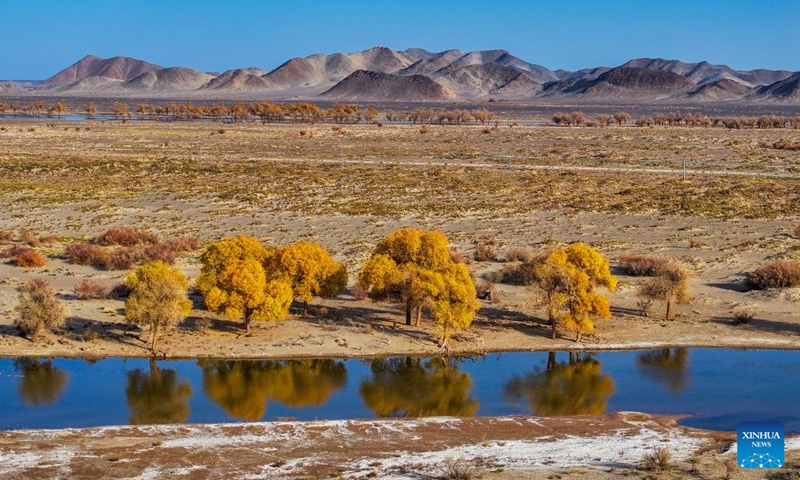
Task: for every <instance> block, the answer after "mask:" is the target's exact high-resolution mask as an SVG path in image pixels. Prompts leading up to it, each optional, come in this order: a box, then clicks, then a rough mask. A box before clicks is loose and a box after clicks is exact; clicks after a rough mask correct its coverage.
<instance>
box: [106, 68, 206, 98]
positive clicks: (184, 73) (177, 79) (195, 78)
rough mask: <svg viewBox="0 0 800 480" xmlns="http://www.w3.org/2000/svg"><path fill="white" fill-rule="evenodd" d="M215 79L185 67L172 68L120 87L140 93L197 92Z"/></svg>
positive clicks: (142, 76) (144, 76) (151, 73)
mask: <svg viewBox="0 0 800 480" xmlns="http://www.w3.org/2000/svg"><path fill="white" fill-rule="evenodd" d="M213 78H214V77H212V76H211V75H208V74H205V73H201V72H198V71H197V70H192V69H191V68H185V67H170V68H162V69H160V70H153V71H150V72H147V73H143V74H142V75H139V76H138V77H136V78H134V79H132V80H128V81H127V82H125V83H123V84H122V85H120V88H123V89H125V90H135V91H139V92H163V91H187V90H197V89H198V88H200V87H202V86H203V85H205V84H206V83H208V82H209V81H211V80H212V79H213Z"/></svg>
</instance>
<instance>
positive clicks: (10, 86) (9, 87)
mask: <svg viewBox="0 0 800 480" xmlns="http://www.w3.org/2000/svg"><path fill="white" fill-rule="evenodd" d="M23 90H24V89H23V87H22V85H20V84H19V83H17V82H0V93H6V94H10V93H17V92H22V91H23Z"/></svg>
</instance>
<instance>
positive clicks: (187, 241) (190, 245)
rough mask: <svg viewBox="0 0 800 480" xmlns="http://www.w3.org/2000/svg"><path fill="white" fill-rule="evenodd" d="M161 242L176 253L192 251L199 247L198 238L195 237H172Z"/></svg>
mask: <svg viewBox="0 0 800 480" xmlns="http://www.w3.org/2000/svg"><path fill="white" fill-rule="evenodd" d="M163 243H164V245H168V246H169V248H170V249H172V250H173V251H175V252H176V253H178V254H181V253H185V252H193V251H195V250H198V249H199V248H200V239H199V238H197V237H172V238H169V239H167V240H166V241H164V242H163Z"/></svg>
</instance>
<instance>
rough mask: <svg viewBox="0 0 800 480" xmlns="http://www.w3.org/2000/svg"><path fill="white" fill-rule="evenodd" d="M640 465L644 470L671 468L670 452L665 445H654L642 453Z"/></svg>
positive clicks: (657, 470)
mask: <svg viewBox="0 0 800 480" xmlns="http://www.w3.org/2000/svg"><path fill="white" fill-rule="evenodd" d="M642 465H643V466H644V468H645V469H646V470H651V471H654V472H666V471H668V470H669V469H670V468H672V452H670V451H669V449H668V448H667V447H656V448H654V449H653V451H652V452H648V453H645V454H644V457H642Z"/></svg>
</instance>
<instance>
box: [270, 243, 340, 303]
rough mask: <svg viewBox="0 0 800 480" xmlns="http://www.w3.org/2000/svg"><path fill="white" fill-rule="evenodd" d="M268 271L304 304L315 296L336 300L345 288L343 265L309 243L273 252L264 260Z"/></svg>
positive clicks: (318, 247) (322, 249)
mask: <svg viewBox="0 0 800 480" xmlns="http://www.w3.org/2000/svg"><path fill="white" fill-rule="evenodd" d="M267 270H268V271H270V272H272V273H273V274H274V275H276V276H278V277H279V278H281V279H283V280H286V281H287V282H289V283H291V285H292V291H293V292H294V295H295V296H296V297H297V299H298V300H300V301H302V302H304V303H308V302H310V301H311V299H312V298H313V297H315V296H321V297H326V298H332V297H335V296H336V295H338V294H339V293H340V292H341V291H342V290H344V288H345V287H346V286H347V270H345V268H344V265H342V264H341V263H339V262H337V261H335V260H334V259H333V258H331V256H330V254H329V253H328V251H327V250H325V249H324V248H323V247H322V246H321V245H318V244H316V243H312V242H299V243H295V244H294V245H290V246H288V247H282V248H278V249H276V250H275V251H274V252H273V253H272V254H271V255H270V256H269V259H268V260H267Z"/></svg>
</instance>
